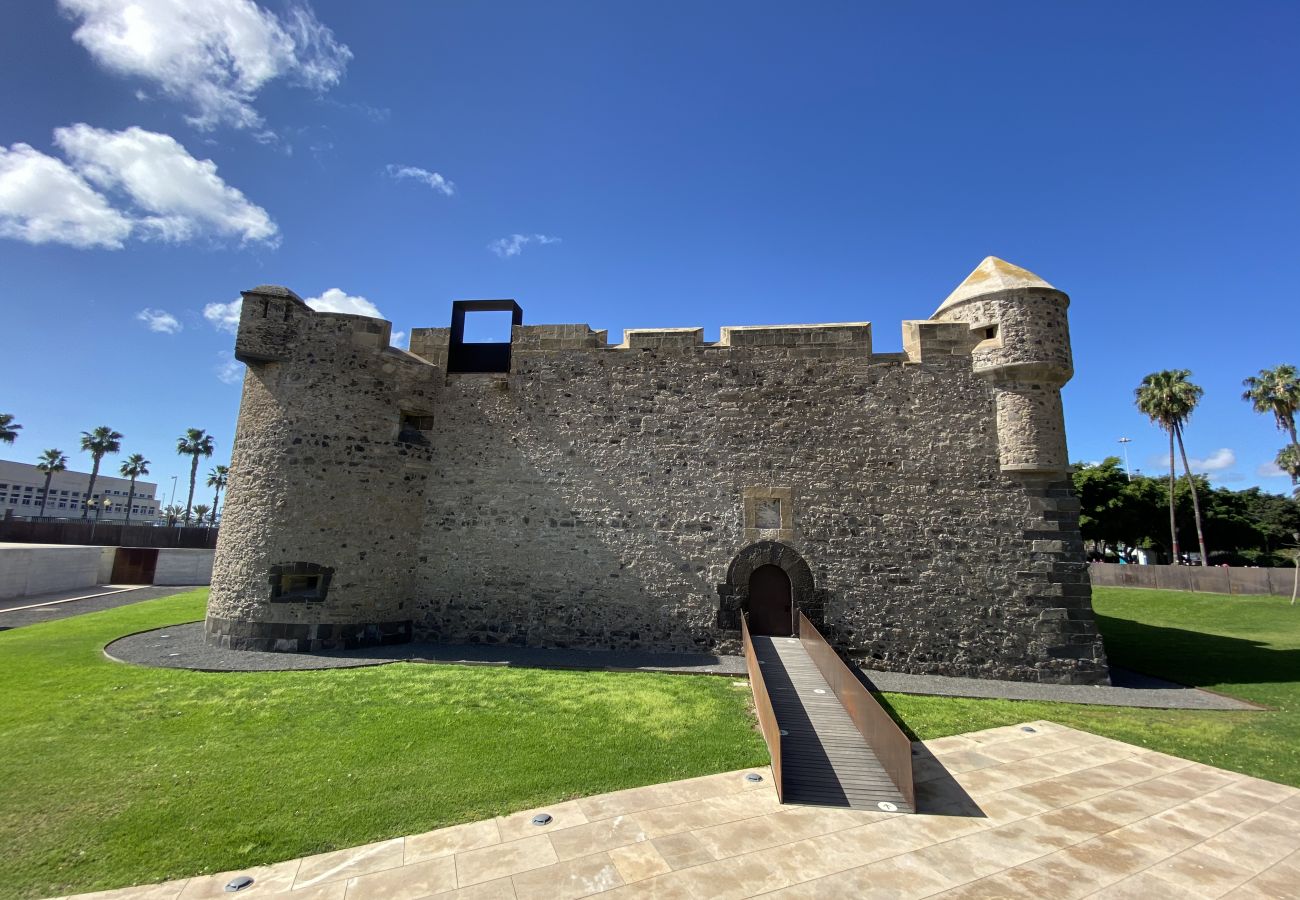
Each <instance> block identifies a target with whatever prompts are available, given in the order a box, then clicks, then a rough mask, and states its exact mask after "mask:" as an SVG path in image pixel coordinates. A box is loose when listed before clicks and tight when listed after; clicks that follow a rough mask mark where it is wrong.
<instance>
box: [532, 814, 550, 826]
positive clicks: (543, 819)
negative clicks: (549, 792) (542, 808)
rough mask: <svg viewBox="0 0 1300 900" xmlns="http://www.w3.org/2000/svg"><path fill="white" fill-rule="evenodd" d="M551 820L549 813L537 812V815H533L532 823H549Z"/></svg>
mask: <svg viewBox="0 0 1300 900" xmlns="http://www.w3.org/2000/svg"><path fill="white" fill-rule="evenodd" d="M551 821H552V819H551V814H550V813H538V814H537V815H535V816H533V824H534V825H550V824H551Z"/></svg>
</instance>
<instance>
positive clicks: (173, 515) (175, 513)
mask: <svg viewBox="0 0 1300 900" xmlns="http://www.w3.org/2000/svg"><path fill="white" fill-rule="evenodd" d="M183 512H185V510H183V509H181V505H180V504H179V503H173V504H171V505H169V506H167V507H165V508H164V509H163V514H164V515H165V516H167V527H168V528H171V527H172V526H173V525H175V524H176V520H177V519H179V518H180V517H181V513H183Z"/></svg>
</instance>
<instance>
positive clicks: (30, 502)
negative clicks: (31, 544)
mask: <svg viewBox="0 0 1300 900" xmlns="http://www.w3.org/2000/svg"><path fill="white" fill-rule="evenodd" d="M109 464H110V458H107V457H106V458H105V461H104V465H103V467H102V468H101V470H100V473H99V477H98V478H96V479H95V493H94V496H92V497H88V496H87V493H86V492H87V490H88V489H89V487H90V473H89V472H73V471H72V470H70V469H69V470H68V471H66V472H55V473H54V477H53V478H51V479H50V497H49V500H48V502H47V503H46V504H45V516H46V517H47V518H60V519H79V518H81V512H82V510H83V509H84V508H85V506H86V501H87V500H90V501H91V502H92V503H95V504H96V505H97V507H96V508H98V510H99V521H101V522H121V521H123V520H124V519H125V518H126V504H127V498H128V496H129V494H130V491H131V479H129V478H118V477H115V476H111V475H106V474H104V471H103V469H106V468H108V467H109ZM114 468H116V466H114ZM44 496H45V473H44V472H42V471H41V470H40V469H38V468H36V466H33V465H29V464H27V463H20V462H11V461H10V460H4V459H0V516H22V517H27V516H39V515H40V514H41V500H42V498H43V497H44ZM105 501H108V502H107V503H105ZM161 513H162V505H161V503H160V502H159V500H158V485H156V484H154V483H153V482H152V481H139V480H137V481H136V483H135V498H134V500H132V501H131V523H132V524H135V523H136V522H139V523H140V524H141V525H152V524H153V523H154V522H156V521H158V520H159V519H160V518H162V516H161ZM90 517H91V518H92V519H93V518H94V517H95V508H92V509H91V510H90Z"/></svg>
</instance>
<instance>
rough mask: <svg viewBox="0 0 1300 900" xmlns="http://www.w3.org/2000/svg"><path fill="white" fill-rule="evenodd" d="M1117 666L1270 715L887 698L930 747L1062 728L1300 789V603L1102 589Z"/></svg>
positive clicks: (1097, 601) (1098, 594)
mask: <svg viewBox="0 0 1300 900" xmlns="http://www.w3.org/2000/svg"><path fill="white" fill-rule="evenodd" d="M1093 606H1094V608H1095V610H1096V612H1097V617H1098V623H1099V625H1100V627H1101V632H1102V635H1103V636H1104V639H1105V642H1106V651H1107V653H1108V654H1109V656H1110V660H1111V662H1112V663H1113V664H1114V665H1118V666H1123V667H1125V668H1129V669H1133V670H1136V671H1140V672H1146V673H1147V674H1150V675H1158V676H1161V677H1163V678H1167V679H1169V680H1171V681H1177V682H1180V683H1182V684H1190V685H1195V686H1197V687H1203V688H1206V689H1208V690H1212V691H1216V692H1218V693H1222V694H1230V695H1232V696H1234V697H1239V698H1241V699H1243V700H1249V701H1250V702H1252V703H1257V704H1260V705H1261V706H1265V707H1268V710H1267V711H1264V712H1207V711H1196V710H1157V709H1126V708H1121V707H1110V706H1079V705H1071V704H1065V703H1035V702H1021V701H1013V700H959V699H952V698H947V697H919V696H907V695H904V694H886V695H883V696H882V699H883V700H884V701H885V702H886V703H887V704H888V706H889V707H891V708H892V711H893V713H894V715H895V718H896V719H898V720H899V721H900V722H901V723H902V724H904V726H905V727H906V728H907V729H908V730H910V731H911V732H912V733H913V734H914V735H916V736H917V737H919V738H921V739H923V740H928V739H930V738H936V737H943V736H945V735H949V734H960V733H962V732H964V731H971V730H975V729H980V728H992V727H994V726H997V725H1013V724H1015V723H1017V722H1024V721H1027V720H1033V719H1051V720H1052V721H1055V722H1060V723H1061V724H1063V725H1070V726H1073V727H1075V728H1082V729H1084V730H1086V731H1091V732H1095V733H1097V734H1104V735H1107V736H1108V737H1113V738H1116V739H1117V740H1121V741H1127V742H1129V743H1132V744H1137V745H1139V746H1143V747H1149V748H1152V749H1155V750H1161V751H1163V752H1165V753H1172V754H1174V755H1176V756H1182V757H1185V758H1187V759H1194V760H1197V761H1198V762H1203V763H1207V764H1209V765H1213V766H1219V767H1221V768H1224V769H1231V770H1233V771H1236V772H1245V773H1247V774H1250V775H1255V776H1257V777H1259V778H1267V779H1269V780H1272V781H1280V782H1283V783H1285V784H1292V785H1296V786H1300V605H1297V606H1290V605H1289V600H1288V599H1284V598H1281V597H1245V596H1230V595H1226V594H1194V593H1188V592H1183V591H1155V590H1143V589H1135V588H1096V589H1094V594H1093Z"/></svg>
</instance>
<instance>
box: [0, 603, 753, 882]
mask: <svg viewBox="0 0 1300 900" xmlns="http://www.w3.org/2000/svg"><path fill="white" fill-rule="evenodd" d="M206 594H207V592H206V591H195V592H193V593H189V594H184V595H181V596H178V597H169V598H165V599H162V600H154V601H150V602H145V603H140V604H136V605H134V606H127V607H121V608H119V609H114V610H109V611H106V612H101V613H92V614H89V615H85V616H79V617H76V618H72V619H67V620H64V621H61V622H50V623H46V624H41V625H33V626H30V627H25V628H18V629H14V630H13V631H8V632H4V633H0V685H2V686H3V687H0V847H3V848H4V852H3V853H0V896H51V895H56V894H62V893H66V892H69V891H86V890H93V889H96V888H105V887H116V886H120V885H125V884H132V883H141V882H150V881H161V880H164V879H168V878H174V877H178V876H184V875H193V874H198V873H203V872H215V871H221V870H223V869H230V868H240V867H244V866H251V865H255V864H259V863H267V862H274V861H278V860H282V859H289V858H292V857H295V856H302V855H304V854H309V853H315V852H318V851H322V850H328V849H333V848H339V847H348V846H352V845H355V844H361V843H366V842H368V841H373V840H376V839H379V838H387V837H394V836H397V835H402V834H410V833H416V832H420V831H426V830H429V829H432V828H437V827H439V826H442V825H447V824H451V823H454V822H463V821H472V820H475V819H481V818H485V817H488V816H492V815H495V814H500V813H505V812H510V811H512V810H517V809H525V808H528V807H531V806H538V805H542V804H546V803H552V802H555V801H557V800H560V799H563V798H568V797H575V796H583V795H587V794H596V793H601V792H604V791H611V790H617V789H619V788H626V787H633V786H636V785H642V784H651V783H655V782H660V781H670V780H673V779H678V778H687V777H691V776H694V775H702V774H707V773H711V772H721V771H726V770H729V769H738V768H743V767H745V766H750V765H759V764H762V763H765V762H766V750H765V749H764V747H763V744H762V739H761V738H760V737H759V736H758V734H757V733H756V732H755V731H754V730H753V728H752V720H751V718H750V715H749V712H748V709H747V706H748V703H747V700H748V692H747V691H744V690H741V689H738V688H736V687H733V685H732V680H731V679H727V678H717V677H709V676H680V675H642V674H614V673H608V674H607V673H593V672H582V673H578V672H542V671H535V670H511V669H503V668H493V667H462V666H431V665H419V664H410V663H395V664H392V665H385V666H377V667H372V668H363V669H335V670H328V671H317V672H266V673H255V674H254V673H247V674H245V673H240V674H215V673H202V672H188V671H179V670H164V669H145V668H138V667H135V666H127V665H122V664H119V663H114V662H110V661H108V660H106V659H105V658H104V657H103V656H102V655H101V652H100V651H101V648H102V647H103V646H104V645H105V644H106V643H108V642H109V641H111V640H113V639H114V638H116V637H119V636H121V635H124V634H128V633H130V632H134V631H141V630H146V629H149V628H154V627H158V626H160V625H165V624H173V623H178V622H185V621H192V620H195V619H198V618H201V617H202V614H203V603H204V600H205V598H206Z"/></svg>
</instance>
